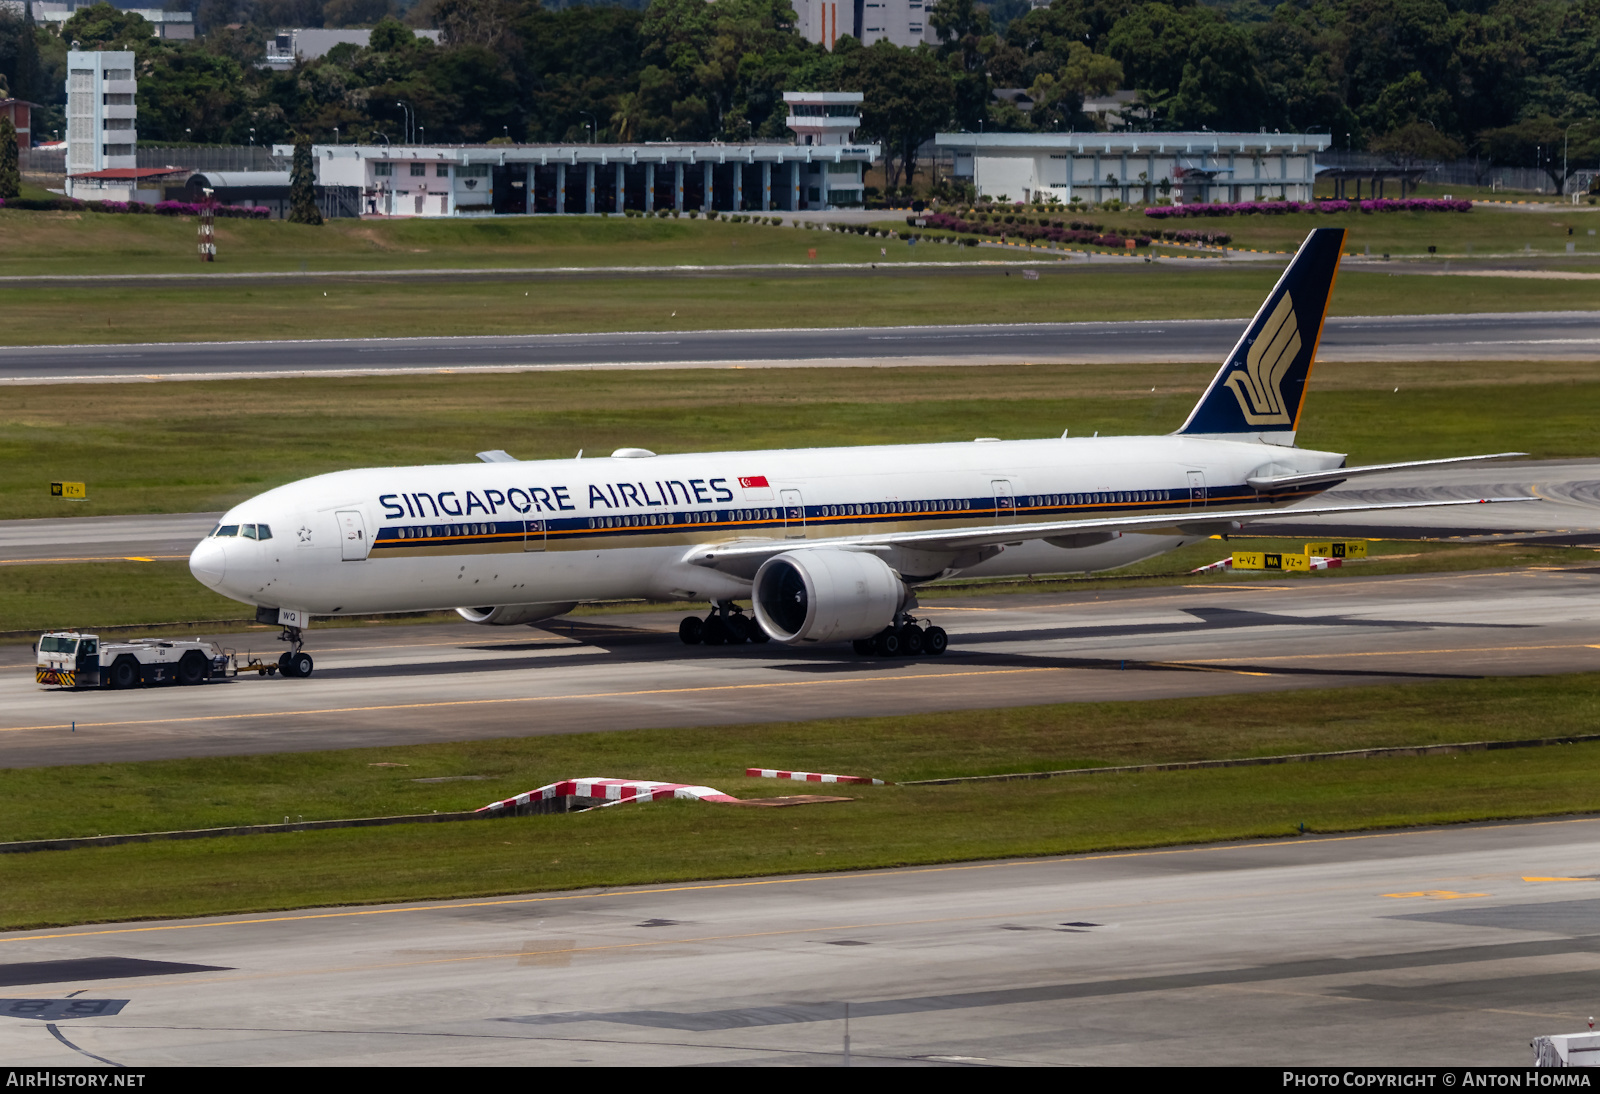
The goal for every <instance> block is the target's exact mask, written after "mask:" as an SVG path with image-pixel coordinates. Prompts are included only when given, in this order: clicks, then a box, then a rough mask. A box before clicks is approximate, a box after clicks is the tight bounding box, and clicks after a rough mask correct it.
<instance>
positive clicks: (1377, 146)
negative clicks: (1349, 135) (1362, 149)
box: [1367, 122, 1466, 170]
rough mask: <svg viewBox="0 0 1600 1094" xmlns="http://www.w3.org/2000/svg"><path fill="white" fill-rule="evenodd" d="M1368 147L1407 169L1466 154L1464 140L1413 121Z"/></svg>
mask: <svg viewBox="0 0 1600 1094" xmlns="http://www.w3.org/2000/svg"><path fill="white" fill-rule="evenodd" d="M1367 147H1368V148H1370V149H1372V151H1374V152H1378V153H1381V154H1382V155H1385V156H1388V157H1389V158H1390V159H1392V160H1394V162H1395V164H1396V166H1399V167H1403V168H1406V169H1407V170H1409V169H1410V168H1412V167H1415V166H1416V165H1417V164H1418V162H1420V161H1424V160H1454V159H1460V158H1461V154H1462V153H1463V152H1465V151H1466V148H1465V147H1464V146H1463V145H1462V143H1461V142H1460V141H1458V140H1456V139H1455V138H1454V137H1452V136H1450V135H1448V134H1446V133H1441V132H1439V131H1438V130H1437V129H1435V128H1434V127H1433V126H1431V125H1429V124H1427V123H1426V122H1411V123H1410V124H1408V125H1403V126H1401V127H1400V128H1399V129H1395V130H1391V131H1390V132H1388V133H1385V134H1384V135H1383V136H1381V137H1379V138H1377V139H1376V140H1374V141H1372V142H1371V143H1370V144H1369V145H1368V146H1367Z"/></svg>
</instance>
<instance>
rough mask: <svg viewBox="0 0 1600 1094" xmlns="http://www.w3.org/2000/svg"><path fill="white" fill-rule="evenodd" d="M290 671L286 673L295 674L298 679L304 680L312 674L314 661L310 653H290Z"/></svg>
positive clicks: (287, 674) (288, 674)
mask: <svg viewBox="0 0 1600 1094" xmlns="http://www.w3.org/2000/svg"><path fill="white" fill-rule="evenodd" d="M290 658H291V660H290V662H289V671H288V672H286V673H285V674H284V675H286V676H293V677H294V678H295V679H296V680H304V679H305V678H306V677H308V676H310V675H311V669H312V661H311V655H310V654H309V653H295V654H291V655H290Z"/></svg>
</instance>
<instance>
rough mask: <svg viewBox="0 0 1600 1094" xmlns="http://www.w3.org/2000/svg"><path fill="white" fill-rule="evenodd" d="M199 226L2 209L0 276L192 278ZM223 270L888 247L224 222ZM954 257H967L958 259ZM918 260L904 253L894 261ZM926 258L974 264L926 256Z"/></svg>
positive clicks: (667, 261) (558, 225)
mask: <svg viewBox="0 0 1600 1094" xmlns="http://www.w3.org/2000/svg"><path fill="white" fill-rule="evenodd" d="M196 230H197V229H196V222H195V221H194V220H192V219H190V220H185V219H183V218H180V217H163V216H130V215H127V214H109V213H35V212H26V211H22V210H6V209H0V275H5V274H12V275H16V274H23V275H26V274H129V273H194V272H197V271H200V270H202V267H201V264H200V262H199V259H198V257H197V252H196V234H195V233H196ZM216 239H217V260H216V262H215V263H213V264H211V265H210V266H209V267H206V269H210V270H214V271H216V272H219V273H221V272H242V271H262V272H280V271H295V270H312V271H317V270H416V269H467V268H474V267H478V268H487V267H527V268H538V267H552V266H678V265H714V266H722V265H729V264H734V263H741V264H742V263H755V262H807V261H811V260H810V259H808V257H807V255H806V251H807V249H808V248H813V247H814V248H816V249H817V258H816V261H818V262H871V261H875V260H878V259H879V258H880V256H879V254H878V250H879V248H880V247H881V246H883V245H884V243H885V242H887V241H878V240H869V239H866V238H864V237H861V236H855V235H833V234H825V233H822V232H815V231H801V230H799V229H796V228H793V227H789V226H785V227H782V228H774V227H769V226H761V225H754V224H729V223H727V222H725V221H721V220H717V221H706V220H690V219H688V217H687V216H685V217H683V218H680V219H677V220H674V219H672V218H670V217H668V218H659V217H650V218H643V217H619V216H612V217H537V218H535V217H494V218H471V219H459V220H456V219H451V220H443V219H424V218H412V219H400V220H331V221H328V222H327V223H325V224H323V225H321V226H320V227H309V226H306V225H301V224H290V223H288V222H286V221H282V220H231V219H228V218H219V219H218V220H217V224H216ZM958 251H959V252H960V253H958ZM893 253H894V255H895V257H896V259H897V260H904V259H905V258H907V257H909V256H910V249H909V248H906V247H905V245H904V244H901V245H900V248H899V250H897V251H895V252H893ZM915 257H916V258H918V259H919V260H921V261H939V260H940V259H955V258H970V257H971V255H970V254H969V253H966V248H953V247H952V248H940V247H927V248H923V249H922V250H921V251H919V252H917V253H916V255H915Z"/></svg>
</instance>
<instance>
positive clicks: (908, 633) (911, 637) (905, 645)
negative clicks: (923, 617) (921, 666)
mask: <svg viewBox="0 0 1600 1094" xmlns="http://www.w3.org/2000/svg"><path fill="white" fill-rule="evenodd" d="M922 645H923V642H922V628H921V627H918V626H917V625H916V624H914V623H913V624H909V625H907V626H904V627H901V628H900V652H901V653H902V654H904V655H905V656H907V657H921V656H922Z"/></svg>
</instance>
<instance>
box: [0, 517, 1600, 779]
mask: <svg viewBox="0 0 1600 1094" xmlns="http://www.w3.org/2000/svg"><path fill="white" fill-rule="evenodd" d="M1222 549H1223V548H1222V547H1221V546H1220V545H1219V549H1218V550H1219V554H1220V553H1221V551H1222ZM1597 594H1600V570H1597V569H1594V568H1586V567H1574V568H1569V569H1528V570H1513V571H1473V572H1465V573H1456V574H1423V575H1416V576H1409V577H1379V578H1366V579H1359V578H1353V577H1346V576H1340V575H1337V574H1324V575H1317V576H1312V577H1309V578H1307V579H1303V580H1280V581H1273V580H1270V579H1269V580H1265V581H1263V580H1261V579H1259V578H1258V579H1256V580H1255V581H1252V582H1246V581H1243V580H1241V581H1239V582H1238V583H1236V584H1235V583H1228V584H1224V585H1197V586H1188V587H1183V586H1179V587H1159V588H1143V589H1123V590H1108V591H1105V592H1102V593H1098V594H1097V593H1095V592H1092V591H1084V592H1079V591H1076V590H1075V591H1073V592H1071V593H1056V594H1031V595H1013V596H991V597H960V598H948V599H945V598H941V597H939V596H937V595H929V596H927V597H925V598H924V601H923V607H924V612H923V614H925V615H926V616H927V617H928V618H931V619H933V620H934V621H936V622H938V623H939V624H940V625H941V626H943V627H945V628H946V629H947V630H949V631H950V651H949V652H948V653H947V654H945V655H944V656H943V657H936V658H921V659H900V658H894V659H876V658H863V657H858V656H856V655H855V654H853V653H851V652H850V650H849V648H848V647H838V646H828V647H821V648H816V649H809V650H790V649H787V648H785V647H781V646H778V645H776V644H768V645H764V646H741V647H735V648H731V649H730V648H707V647H704V646H696V647H686V646H683V645H682V644H680V643H679V641H678V638H677V633H676V631H677V622H678V618H679V617H678V616H676V615H670V614H666V613H661V612H656V613H651V614H639V615H635V616H600V617H587V618H579V619H576V620H574V621H572V622H570V623H568V622H565V621H558V622H555V623H552V624H551V626H550V629H549V630H534V629H529V628H523V627H510V628H491V627H476V626H473V625H471V624H467V623H461V624H459V625H436V626H420V625H403V626H390V627H363V628H350V629H336V630H316V629H313V630H312V631H310V632H309V639H310V640H309V643H308V646H307V650H308V652H310V653H311V654H312V655H313V656H314V657H315V658H316V666H317V667H316V673H315V675H313V676H312V677H311V678H310V679H309V680H285V679H282V678H278V677H261V676H257V675H253V674H252V675H247V676H241V677H238V678H236V679H231V680H227V681H216V682H212V683H209V684H206V685H204V686H199V687H192V688H181V687H167V688H149V689H140V690H138V691H132V692H111V691H107V692H100V691H94V692H82V693H73V692H64V691H60V690H55V689H49V688H43V687H40V686H38V685H37V684H35V683H34V679H33V677H34V674H33V667H32V658H33V655H32V653H31V652H30V650H29V647H27V646H25V645H22V646H10V647H5V648H0V766H3V767H26V766H35V765H42V764H70V763H93V762H99V761H109V760H134V759H155V758H162V757H175V756H204V755H225V754H231V755H238V754H250V753H264V752H278V751H304V750H310V749H327V748H345V747H357V746H373V747H376V746H382V745H390V744H396V743H401V742H412V741H444V740H482V739H485V738H491V737H499V736H508V737H513V736H514V737H522V736H538V735H542V734H554V733H575V732H586V731H606V730H613V729H631V728H642V727H660V726H693V725H729V724H737V723H748V722H772V721H785V720H790V719H794V718H797V717H804V718H827V717H853V716H860V715H874V714H908V713H915V712H918V711H930V712H931V711H946V710H961V709H974V708H985V707H1001V706H1025V705H1034V704H1039V703H1052V702H1074V701H1083V700H1111V699H1149V698H1161V697H1168V696H1191V695H1218V694H1232V693H1241V692H1258V691H1283V690H1288V689H1301V688H1318V687H1330V686H1332V687H1337V686H1342V685H1350V684H1371V683H1388V682H1415V681H1426V680H1448V679H1452V678H1459V677H1470V676H1474V675H1525V674H1542V673H1554V672H1577V671H1593V670H1600V596H1597ZM219 640H220V641H221V642H222V643H223V644H224V645H226V646H232V647H235V648H237V649H238V650H239V651H240V652H241V653H243V652H245V651H247V650H251V649H253V650H254V651H255V652H257V653H258V654H260V653H265V654H266V655H267V656H269V657H272V658H276V657H277V655H278V652H279V650H280V649H281V646H280V644H279V643H278V642H277V641H275V635H274V634H273V633H272V632H271V631H269V630H267V629H266V628H261V629H258V630H256V631H254V632H252V633H249V634H244V635H234V636H226V635H224V636H219ZM74 723H76V728H75V729H74V728H73V724H74Z"/></svg>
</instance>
